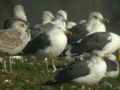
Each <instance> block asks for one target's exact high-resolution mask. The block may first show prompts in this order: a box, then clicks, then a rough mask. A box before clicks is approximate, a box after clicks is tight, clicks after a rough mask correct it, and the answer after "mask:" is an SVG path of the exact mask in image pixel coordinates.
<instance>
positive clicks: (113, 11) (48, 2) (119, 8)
mask: <svg viewBox="0 0 120 90" xmlns="http://www.w3.org/2000/svg"><path fill="white" fill-rule="evenodd" d="M18 3H21V4H23V5H24V6H25V10H26V13H27V16H28V19H29V21H30V23H31V25H34V24H36V23H40V22H41V16H42V12H43V11H44V10H50V11H52V12H53V13H55V12H56V11H57V10H59V9H64V10H66V11H67V12H68V17H69V19H70V20H73V21H79V20H80V19H83V18H86V17H87V16H88V14H89V13H90V12H92V11H100V12H101V13H102V14H103V15H104V16H105V17H106V18H108V19H110V22H111V24H110V25H109V27H111V28H109V30H112V31H113V32H116V33H119V34H120V31H119V30H120V29H119V27H120V0H0V28H2V27H3V21H4V20H5V19H6V18H7V17H10V16H12V8H13V6H14V5H15V4H18Z"/></svg>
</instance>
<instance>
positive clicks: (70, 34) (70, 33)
mask: <svg viewBox="0 0 120 90" xmlns="http://www.w3.org/2000/svg"><path fill="white" fill-rule="evenodd" d="M64 32H65V34H66V35H67V36H72V32H70V31H67V30H66V31H64Z"/></svg>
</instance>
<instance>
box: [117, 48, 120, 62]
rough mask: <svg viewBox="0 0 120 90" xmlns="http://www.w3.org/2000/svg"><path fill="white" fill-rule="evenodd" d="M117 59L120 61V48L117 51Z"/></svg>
mask: <svg viewBox="0 0 120 90" xmlns="http://www.w3.org/2000/svg"><path fill="white" fill-rule="evenodd" d="M117 60H118V61H120V50H118V51H117Z"/></svg>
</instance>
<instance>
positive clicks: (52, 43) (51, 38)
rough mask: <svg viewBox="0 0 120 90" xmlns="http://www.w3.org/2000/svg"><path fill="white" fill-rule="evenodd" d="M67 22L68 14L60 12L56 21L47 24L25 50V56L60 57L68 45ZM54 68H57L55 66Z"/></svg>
mask: <svg viewBox="0 0 120 90" xmlns="http://www.w3.org/2000/svg"><path fill="white" fill-rule="evenodd" d="M66 20H67V14H66V12H65V11H63V10H59V11H58V12H57V16H56V19H55V20H54V21H52V22H49V23H47V24H45V25H44V26H43V29H44V30H43V32H42V33H39V35H37V36H36V37H35V38H34V39H33V40H31V41H30V42H29V43H28V44H27V46H26V47H25V48H24V50H23V52H24V54H34V55H38V56H41V57H56V56H59V55H60V54H61V53H62V52H63V50H64V49H65V47H66V45H67V36H66V35H65V33H66V32H67V31H66V24H65V21H66ZM53 67H55V66H54V65H53ZM54 70H56V68H54Z"/></svg>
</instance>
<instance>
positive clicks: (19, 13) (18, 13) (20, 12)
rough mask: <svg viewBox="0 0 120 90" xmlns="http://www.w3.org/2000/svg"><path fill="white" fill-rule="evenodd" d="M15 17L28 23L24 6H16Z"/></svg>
mask: <svg viewBox="0 0 120 90" xmlns="http://www.w3.org/2000/svg"><path fill="white" fill-rule="evenodd" d="M14 17H15V18H19V19H22V20H24V21H27V16H26V14H25V10H24V7H23V6H22V5H16V6H15V7H14Z"/></svg>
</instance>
